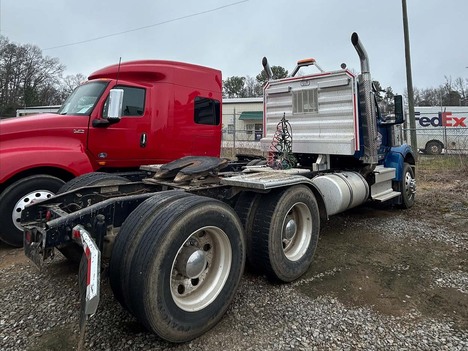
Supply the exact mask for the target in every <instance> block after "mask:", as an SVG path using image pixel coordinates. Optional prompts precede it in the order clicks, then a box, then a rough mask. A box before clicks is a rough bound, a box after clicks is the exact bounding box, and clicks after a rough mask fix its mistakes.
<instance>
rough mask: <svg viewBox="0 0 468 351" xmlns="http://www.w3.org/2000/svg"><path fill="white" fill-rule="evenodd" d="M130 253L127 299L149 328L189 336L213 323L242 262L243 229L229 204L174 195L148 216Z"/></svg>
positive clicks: (176, 338) (179, 338) (170, 337)
mask: <svg viewBox="0 0 468 351" xmlns="http://www.w3.org/2000/svg"><path fill="white" fill-rule="evenodd" d="M150 216H151V217H152V218H151V223H150V225H149V226H148V227H147V228H146V229H145V230H144V232H143V233H142V237H141V239H140V243H139V245H138V248H137V250H136V252H135V254H134V257H133V263H132V265H131V274H130V281H129V283H128V285H127V289H128V290H129V291H130V293H131V295H130V299H129V301H128V303H129V304H130V305H131V310H133V311H134V314H135V316H136V317H137V318H138V319H139V320H140V321H141V322H142V323H143V324H144V325H145V326H146V327H147V328H148V329H149V330H151V331H153V332H154V333H156V334H157V335H159V336H160V337H161V338H163V339H165V340H167V341H171V342H185V341H189V340H192V339H194V338H196V337H198V336H200V335H201V334H203V333H205V332H206V331H208V330H209V329H211V328H212V327H213V326H215V325H216V323H218V321H219V320H220V319H221V318H222V316H223V314H224V313H225V312H226V310H227V308H228V306H229V304H230V303H231V301H232V299H233V298H234V295H235V292H236V290H237V287H238V285H239V282H240V279H241V276H242V272H243V269H244V264H245V249H244V245H245V244H244V238H243V230H242V226H241V223H240V220H239V218H238V217H237V215H236V213H235V212H234V210H233V209H232V208H230V207H229V206H228V205H226V204H224V203H222V202H220V201H218V200H214V199H210V198H206V197H201V196H190V197H187V198H182V199H178V200H176V201H174V202H172V203H170V204H169V205H167V206H166V207H164V208H162V209H160V210H159V211H157V214H156V216H154V217H153V216H152V215H150Z"/></svg>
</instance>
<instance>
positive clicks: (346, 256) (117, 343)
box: [0, 175, 468, 351]
mask: <svg viewBox="0 0 468 351" xmlns="http://www.w3.org/2000/svg"><path fill="white" fill-rule="evenodd" d="M459 176H460V177H461V175H459ZM433 186H434V185H433V182H432V180H431V179H427V178H423V179H422V180H420V183H419V190H420V193H419V194H418V200H417V201H418V202H417V204H416V205H415V206H414V207H413V208H412V209H410V210H406V211H402V210H398V209H388V208H384V209H382V208H372V207H361V208H359V209H355V210H353V211H351V212H348V213H345V214H341V215H338V216H335V217H333V218H332V219H331V220H330V222H329V223H328V224H327V225H326V226H325V228H324V229H323V231H322V236H321V238H320V240H319V246H318V248H317V251H316V256H315V259H314V263H313V265H312V266H311V268H310V270H309V271H308V272H307V274H305V275H304V276H303V277H302V278H301V279H299V280H297V281H296V282H294V283H291V284H285V285H273V284H271V283H269V282H268V281H267V280H266V279H264V278H263V277H260V276H256V275H254V274H253V273H251V272H249V271H248V270H247V272H246V273H245V274H244V277H243V279H242V282H241V286H240V288H239V291H238V293H237V295H236V298H235V300H234V302H233V304H232V305H231V307H230V309H229V310H228V312H227V313H226V315H225V316H224V318H223V319H222V320H221V322H220V323H219V324H218V325H217V326H216V327H215V328H213V329H212V330H211V331H209V332H208V333H206V334H205V335H203V336H201V337H200V338H198V339H196V340H193V341H191V342H189V343H185V344H169V343H166V342H163V341H161V340H160V339H158V337H156V336H155V335H153V334H150V333H148V332H147V331H145V330H144V328H143V327H142V326H141V325H140V324H139V323H138V322H137V321H136V320H135V319H134V318H133V317H132V316H131V315H129V314H128V313H127V312H126V311H125V310H123V309H122V308H121V307H120V305H119V304H118V302H116V300H115V299H114V298H113V296H112V292H111V290H110V287H109V284H108V282H107V281H104V282H103V284H102V296H101V305H100V308H99V311H98V313H97V314H96V316H94V317H93V318H92V319H91V320H90V321H89V324H88V330H87V336H86V349H87V350H222V349H225V350H468V230H467V228H468V219H467V216H466V213H467V212H468V195H467V193H466V190H463V192H461V193H460V191H459V190H457V189H459V187H460V184H458V183H453V189H452V190H453V191H449V190H450V188H449V190H447V189H446V188H444V189H443V191H440V192H434V191H433ZM444 186H446V185H444ZM464 186H468V183H463V184H462V188H463V189H466V188H464ZM444 194H445V195H444ZM444 196H445V197H444ZM444 199H445V200H444ZM454 203H456V204H457V205H456V206H454V205H453V204H454ZM431 204H432V205H431ZM441 204H443V205H444V206H441ZM436 205H437V206H436ZM452 207H453V208H452ZM447 208H449V210H447ZM435 209H437V210H435ZM78 307H79V304H78V283H77V272H76V267H74V266H73V265H70V264H68V263H67V262H66V261H65V260H64V259H63V258H62V257H61V256H59V255H57V257H56V259H55V260H54V261H52V262H49V263H48V264H47V265H46V267H45V269H44V270H43V271H42V272H39V271H38V270H37V269H36V268H35V267H34V265H33V264H32V263H30V262H29V261H28V260H27V259H26V258H25V257H24V255H23V253H22V250H20V249H11V248H8V247H6V246H5V245H2V244H0V311H1V314H0V350H5V351H7V350H30V351H36V350H61V351H63V350H72V349H76V345H77V340H78Z"/></svg>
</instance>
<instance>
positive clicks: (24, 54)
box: [0, 36, 468, 117]
mask: <svg viewBox="0 0 468 351" xmlns="http://www.w3.org/2000/svg"><path fill="white" fill-rule="evenodd" d="M271 70H272V73H273V78H274V79H279V78H285V77H287V76H288V71H287V70H286V69H284V68H283V67H281V66H272V67H271ZM64 71H65V66H64V65H63V64H61V63H60V61H59V59H58V58H54V57H49V56H44V55H43V53H42V50H41V49H40V48H39V47H38V46H35V45H31V44H24V45H21V44H16V43H13V42H10V41H9V40H8V38H6V37H4V36H0V116H1V117H8V116H15V115H16V110H17V109H18V108H24V107H30V106H48V105H60V104H61V103H62V102H63V101H64V100H65V98H66V97H67V96H68V95H69V94H70V93H71V92H72V91H73V89H74V88H75V87H76V86H78V85H79V84H80V83H81V82H83V81H84V80H85V79H86V77H85V76H84V75H83V74H81V73H79V74H76V75H67V76H64ZM267 80H268V78H267V76H266V74H265V72H264V71H263V70H262V71H261V72H260V73H259V74H258V75H257V76H255V78H254V77H250V76H232V77H228V78H226V79H225V80H223V97H226V98H248V97H261V96H262V95H263V86H264V85H265V83H266V82H267ZM374 87H375V91H376V96H377V101H378V102H379V105H380V106H381V108H382V109H383V111H391V110H392V108H393V97H394V93H393V90H392V88H391V87H387V88H385V89H383V88H382V86H381V84H380V82H378V81H374ZM405 95H406V97H407V94H406V93H405ZM467 95H468V79H463V78H461V77H460V78H456V79H455V80H452V78H451V77H445V82H444V84H441V85H440V86H439V87H437V88H425V89H419V88H416V87H415V88H414V101H415V105H416V106H439V105H447V106H468V96H467Z"/></svg>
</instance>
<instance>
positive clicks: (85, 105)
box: [57, 81, 109, 116]
mask: <svg viewBox="0 0 468 351" xmlns="http://www.w3.org/2000/svg"><path fill="white" fill-rule="evenodd" d="M107 84H109V82H105V81H99V82H91V83H86V84H83V85H80V86H79V87H77V88H76V89H75V90H73V93H71V95H70V96H69V97H68V98H67V100H65V102H64V103H63V104H62V107H60V109H59V110H58V111H57V113H59V114H61V115H82V116H85V115H89V114H90V113H91V111H92V110H93V108H94V105H96V102H97V101H98V100H99V98H100V97H101V95H102V93H103V92H104V89H106V86H107Z"/></svg>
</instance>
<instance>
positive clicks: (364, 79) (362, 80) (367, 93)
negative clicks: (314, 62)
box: [351, 33, 378, 170]
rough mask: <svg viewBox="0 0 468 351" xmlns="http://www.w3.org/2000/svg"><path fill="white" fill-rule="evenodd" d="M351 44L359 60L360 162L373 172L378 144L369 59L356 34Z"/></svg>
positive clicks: (376, 161)
mask: <svg viewBox="0 0 468 351" xmlns="http://www.w3.org/2000/svg"><path fill="white" fill-rule="evenodd" d="M351 43H352V44H353V46H354V48H355V49H356V51H357V53H358V55H359V59H360V60H361V74H360V75H359V76H358V82H359V95H360V106H359V108H360V110H361V114H363V115H364V119H363V121H362V122H363V123H362V125H363V127H364V129H365V131H364V156H363V157H362V160H363V161H364V163H368V164H369V166H370V167H369V168H370V170H373V168H375V166H376V165H377V163H378V150H377V148H378V144H377V117H376V110H375V100H374V92H373V90H372V77H371V74H370V68H369V57H368V56H367V52H366V50H365V49H364V46H363V45H362V44H361V41H360V40H359V36H358V35H357V33H353V34H352V35H351Z"/></svg>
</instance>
